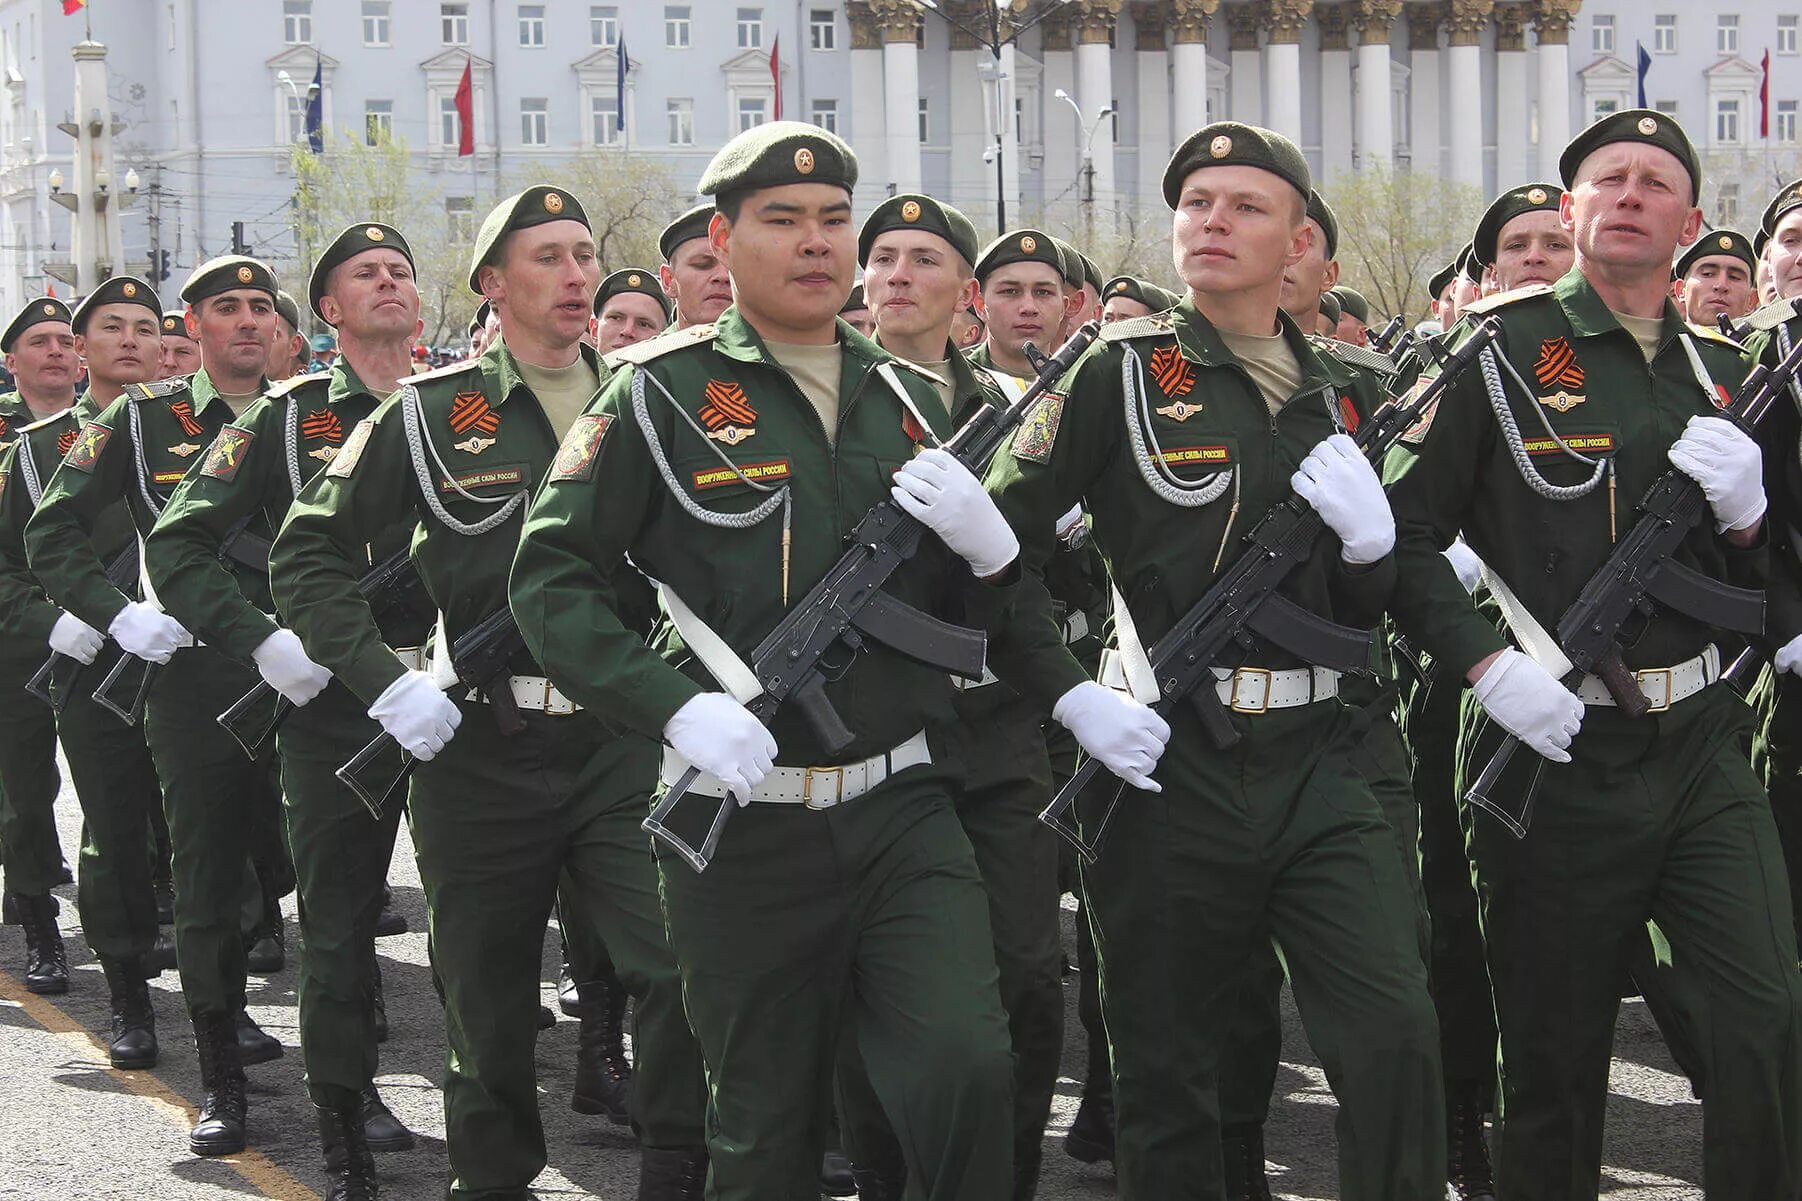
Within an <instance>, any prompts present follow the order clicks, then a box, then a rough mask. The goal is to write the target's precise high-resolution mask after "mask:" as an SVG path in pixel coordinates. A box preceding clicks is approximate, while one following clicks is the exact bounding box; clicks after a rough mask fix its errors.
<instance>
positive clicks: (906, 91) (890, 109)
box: [882, 23, 920, 192]
mask: <svg viewBox="0 0 1802 1201" xmlns="http://www.w3.org/2000/svg"><path fill="white" fill-rule="evenodd" d="M898 35H899V36H898ZM882 85H883V86H882V96H883V103H882V113H883V121H884V124H885V132H886V133H887V135H888V136H887V142H888V182H889V183H891V184H893V185H894V186H895V191H897V192H918V191H919V190H920V52H919V48H918V47H917V46H915V44H914V34H913V30H912V29H911V28H909V29H907V30H905V31H902V30H899V29H898V28H897V26H896V25H895V24H894V23H891V24H888V25H886V26H885V27H884V28H883V35H882Z"/></svg>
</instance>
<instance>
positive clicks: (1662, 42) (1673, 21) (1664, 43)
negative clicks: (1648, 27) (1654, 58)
mask: <svg viewBox="0 0 1802 1201" xmlns="http://www.w3.org/2000/svg"><path fill="white" fill-rule="evenodd" d="M1652 53H1654V54H1675V53H1677V14H1676V13H1659V14H1658V15H1657V16H1656V17H1653V18H1652Z"/></svg>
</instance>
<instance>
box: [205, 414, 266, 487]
mask: <svg viewBox="0 0 1802 1201" xmlns="http://www.w3.org/2000/svg"><path fill="white" fill-rule="evenodd" d="M255 437H256V435H255V434H252V433H251V432H250V431H249V430H243V429H239V428H238V427H236V426H232V425H228V426H225V427H224V428H223V429H221V430H220V431H219V436H218V437H217V438H214V439H213V447H212V449H211V450H209V451H207V452H206V459H205V461H204V462H202V463H201V464H200V474H201V475H206V476H211V477H212V478H213V479H216V480H224V481H226V482H227V483H229V482H231V481H232V480H234V479H236V478H237V475H238V469H239V468H240V467H242V466H244V452H245V451H246V450H248V449H249V448H250V443H251V441H252V440H253V439H254V438H255Z"/></svg>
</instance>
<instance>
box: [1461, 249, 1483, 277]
mask: <svg viewBox="0 0 1802 1201" xmlns="http://www.w3.org/2000/svg"><path fill="white" fill-rule="evenodd" d="M1458 274H1460V275H1462V276H1463V277H1464V278H1465V279H1468V280H1469V281H1470V282H1471V283H1473V284H1480V283H1482V282H1483V265H1482V264H1481V263H1479V262H1477V249H1476V247H1475V246H1473V245H1471V244H1470V243H1469V242H1466V243H1465V244H1464V249H1463V250H1460V251H1459V252H1458Z"/></svg>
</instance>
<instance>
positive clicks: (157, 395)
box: [125, 375, 188, 400]
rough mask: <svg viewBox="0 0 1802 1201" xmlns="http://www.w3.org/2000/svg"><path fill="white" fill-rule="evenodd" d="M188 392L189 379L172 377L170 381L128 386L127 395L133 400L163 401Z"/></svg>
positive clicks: (157, 380) (156, 380)
mask: <svg viewBox="0 0 1802 1201" xmlns="http://www.w3.org/2000/svg"><path fill="white" fill-rule="evenodd" d="M187 390H188V377H187V376H185V375H172V376H170V377H169V378H168V379H155V380H151V381H150V382H149V383H144V384H126V385H125V394H126V395H127V396H129V397H131V398H132V399H133V400H162V399H164V398H165V397H170V396H174V395H176V394H177V393H180V392H186V391H187Z"/></svg>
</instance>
